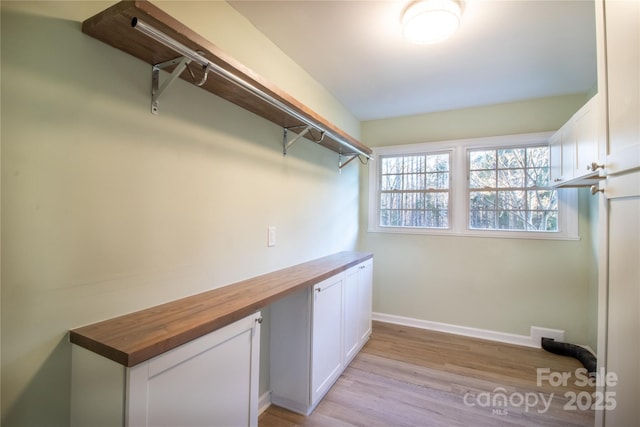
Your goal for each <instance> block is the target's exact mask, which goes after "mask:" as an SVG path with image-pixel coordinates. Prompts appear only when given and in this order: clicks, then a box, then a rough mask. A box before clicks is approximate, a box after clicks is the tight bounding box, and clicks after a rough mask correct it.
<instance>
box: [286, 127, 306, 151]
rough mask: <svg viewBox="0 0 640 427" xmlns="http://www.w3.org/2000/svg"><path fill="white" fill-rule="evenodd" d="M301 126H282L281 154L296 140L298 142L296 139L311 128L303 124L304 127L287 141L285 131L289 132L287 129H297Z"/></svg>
mask: <svg viewBox="0 0 640 427" xmlns="http://www.w3.org/2000/svg"><path fill="white" fill-rule="evenodd" d="M301 127H302V126H295V127H290V128H284V135H283V136H282V154H283V155H285V156H286V155H287V150H288V149H289V148H291V146H292V145H293V144H295V143H296V142H298V140H299V139H300V138H302V137H304V136H305V135H306V134H307V132H309V131H310V130H311V126H304V129H302V131H301V132H298V134H297V135H296V136H294V137H293V138H292V139H291V141H287V133H288V132H289V129H298V128H301Z"/></svg>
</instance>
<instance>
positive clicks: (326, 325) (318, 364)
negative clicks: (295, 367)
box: [311, 274, 344, 404]
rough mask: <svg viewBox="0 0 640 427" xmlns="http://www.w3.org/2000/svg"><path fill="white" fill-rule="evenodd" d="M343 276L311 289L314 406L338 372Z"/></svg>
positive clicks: (340, 352) (312, 392) (312, 388)
mask: <svg viewBox="0 0 640 427" xmlns="http://www.w3.org/2000/svg"><path fill="white" fill-rule="evenodd" d="M343 282H344V275H342V274H340V275H338V276H335V277H332V278H330V279H327V280H325V281H324V282H321V283H318V284H317V285H315V286H314V287H313V329H312V347H313V348H312V356H311V402H312V404H313V403H315V402H316V401H317V400H318V399H319V398H321V397H322V396H323V395H324V393H325V392H326V391H327V390H328V389H329V387H331V385H333V383H334V381H335V380H336V379H337V377H338V375H340V372H342V286H343Z"/></svg>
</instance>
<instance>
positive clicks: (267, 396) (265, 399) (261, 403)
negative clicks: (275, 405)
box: [258, 391, 271, 415]
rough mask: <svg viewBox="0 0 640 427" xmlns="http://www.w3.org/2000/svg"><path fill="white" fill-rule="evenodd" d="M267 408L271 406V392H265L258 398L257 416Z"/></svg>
mask: <svg viewBox="0 0 640 427" xmlns="http://www.w3.org/2000/svg"><path fill="white" fill-rule="evenodd" d="M269 406H271V392H270V391H267V392H264V393H262V395H261V396H260V397H259V398H258V415H260V414H262V413H263V412H264V411H266V410H267V408H269Z"/></svg>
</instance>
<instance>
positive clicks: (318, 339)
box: [270, 259, 373, 415]
mask: <svg viewBox="0 0 640 427" xmlns="http://www.w3.org/2000/svg"><path fill="white" fill-rule="evenodd" d="M372 265H373V263H372V260H371V259H369V260H366V261H364V262H362V263H360V264H358V265H356V266H353V267H351V268H349V269H348V270H346V271H344V272H341V273H339V274H337V275H335V276H332V277H330V278H328V279H326V280H324V281H322V282H320V283H318V284H316V285H315V286H314V287H313V288H312V289H303V290H301V291H298V292H296V293H294V294H291V295H289V296H287V297H286V298H283V299H280V300H278V301H276V302H274V303H273V304H272V306H271V372H270V384H271V403H273V404H274V405H278V406H281V407H284V408H287V409H289V410H291V411H294V412H298V413H300V414H304V415H309V414H310V413H311V412H312V411H313V410H314V409H315V407H316V406H317V404H318V403H319V402H320V400H321V399H322V397H323V396H324V395H325V394H326V393H327V391H329V389H330V388H331V386H332V385H333V384H334V383H335V381H336V380H337V379H338V378H339V377H340V375H341V374H342V372H343V371H344V369H345V368H346V366H347V365H348V364H349V362H350V361H351V360H352V359H353V357H354V356H355V355H356V354H357V352H358V351H359V350H360V349H361V348H362V346H363V345H364V343H365V342H366V341H367V339H368V338H369V335H370V334H371V277H372V276H371V267H372Z"/></svg>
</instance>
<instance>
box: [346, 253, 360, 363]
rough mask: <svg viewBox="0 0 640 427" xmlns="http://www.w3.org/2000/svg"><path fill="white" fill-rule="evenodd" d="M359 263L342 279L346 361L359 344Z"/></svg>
mask: <svg viewBox="0 0 640 427" xmlns="http://www.w3.org/2000/svg"><path fill="white" fill-rule="evenodd" d="M360 270H361V269H360V265H357V266H355V267H351V268H350V269H348V270H347V271H346V272H345V280H344V359H345V361H346V362H345V363H348V362H349V361H350V360H351V359H353V357H354V356H355V355H356V353H357V352H358V350H359V344H360V301H359V295H360V289H359V282H358V280H359V279H358V276H359V275H360Z"/></svg>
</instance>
